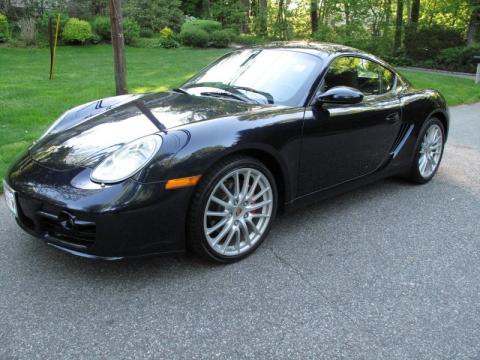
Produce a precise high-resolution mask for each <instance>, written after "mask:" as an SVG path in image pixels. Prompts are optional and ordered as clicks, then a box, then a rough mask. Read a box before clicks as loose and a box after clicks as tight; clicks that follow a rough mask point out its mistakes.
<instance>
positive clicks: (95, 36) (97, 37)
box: [90, 34, 102, 45]
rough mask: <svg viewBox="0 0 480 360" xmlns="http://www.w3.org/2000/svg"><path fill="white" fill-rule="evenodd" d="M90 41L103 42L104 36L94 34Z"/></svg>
mask: <svg viewBox="0 0 480 360" xmlns="http://www.w3.org/2000/svg"><path fill="white" fill-rule="evenodd" d="M90 42H91V43H92V44H94V45H97V44H100V43H101V42H102V37H101V36H100V35H97V34H93V35H92V38H91V39H90Z"/></svg>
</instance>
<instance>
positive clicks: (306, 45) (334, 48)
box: [253, 41, 396, 73]
mask: <svg viewBox="0 0 480 360" xmlns="http://www.w3.org/2000/svg"><path fill="white" fill-rule="evenodd" d="M253 48H256V49H286V50H293V51H299V52H304V53H308V54H311V55H315V56H317V57H319V58H321V59H322V60H328V59H329V58H332V57H336V56H338V55H342V54H345V55H354V56H355V55H356V56H362V57H366V58H368V59H371V60H373V61H376V62H378V63H379V64H381V65H383V66H385V67H387V68H388V69H390V70H392V71H394V72H395V73H396V71H395V69H394V68H393V67H392V66H391V65H390V64H388V63H387V62H385V61H384V60H382V59H380V58H378V57H377V56H375V55H373V54H370V53H367V52H365V51H362V50H359V49H356V48H353V47H350V46H346V45H340V44H333V43H326V42H316V41H276V42H272V43H269V44H264V45H259V46H254V47H253Z"/></svg>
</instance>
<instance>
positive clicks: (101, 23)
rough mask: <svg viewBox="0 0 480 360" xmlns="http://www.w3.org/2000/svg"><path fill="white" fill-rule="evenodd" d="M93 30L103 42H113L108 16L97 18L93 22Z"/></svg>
mask: <svg viewBox="0 0 480 360" xmlns="http://www.w3.org/2000/svg"><path fill="white" fill-rule="evenodd" d="M92 30H93V32H94V33H95V34H97V35H98V36H99V37H100V38H101V39H102V40H103V41H106V42H110V41H111V40H112V30H111V25H110V18H109V17H108V16H96V17H95V18H94V19H93V21H92Z"/></svg>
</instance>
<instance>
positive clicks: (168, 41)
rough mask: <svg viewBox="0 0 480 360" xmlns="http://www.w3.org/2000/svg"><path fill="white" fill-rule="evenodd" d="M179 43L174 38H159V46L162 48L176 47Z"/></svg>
mask: <svg viewBox="0 0 480 360" xmlns="http://www.w3.org/2000/svg"><path fill="white" fill-rule="evenodd" d="M179 46H180V43H179V42H178V41H177V40H175V38H173V37H171V38H160V47H162V48H164V49H173V48H178V47H179Z"/></svg>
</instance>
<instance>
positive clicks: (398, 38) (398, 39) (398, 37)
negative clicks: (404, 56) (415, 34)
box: [393, 0, 403, 54]
mask: <svg viewBox="0 0 480 360" xmlns="http://www.w3.org/2000/svg"><path fill="white" fill-rule="evenodd" d="M402 28H403V0H397V21H396V24H395V41H394V45H393V49H394V52H395V53H396V54H398V52H399V51H400V47H401V46H402Z"/></svg>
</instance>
